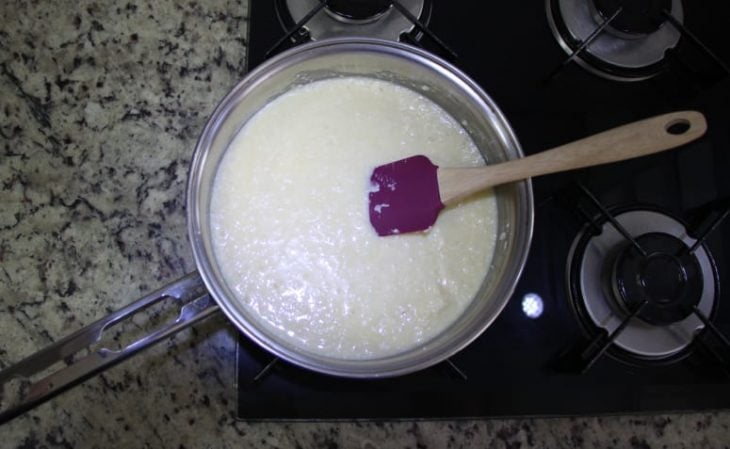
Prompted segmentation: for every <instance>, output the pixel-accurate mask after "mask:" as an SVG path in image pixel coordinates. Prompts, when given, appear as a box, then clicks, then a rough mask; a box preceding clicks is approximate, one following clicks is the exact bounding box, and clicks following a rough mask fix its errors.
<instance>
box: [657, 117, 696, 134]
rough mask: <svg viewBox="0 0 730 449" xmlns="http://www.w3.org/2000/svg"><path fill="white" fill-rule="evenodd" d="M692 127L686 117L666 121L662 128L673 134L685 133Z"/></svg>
mask: <svg viewBox="0 0 730 449" xmlns="http://www.w3.org/2000/svg"><path fill="white" fill-rule="evenodd" d="M691 127H692V124H691V123H690V122H689V120H687V119H686V118H677V119H674V120H672V121H671V122H669V123H667V125H666V126H665V127H664V129H665V130H666V131H667V132H668V133H669V134H673V135H675V136H679V135H681V134H684V133H686V132H687V131H689V129H690V128H691Z"/></svg>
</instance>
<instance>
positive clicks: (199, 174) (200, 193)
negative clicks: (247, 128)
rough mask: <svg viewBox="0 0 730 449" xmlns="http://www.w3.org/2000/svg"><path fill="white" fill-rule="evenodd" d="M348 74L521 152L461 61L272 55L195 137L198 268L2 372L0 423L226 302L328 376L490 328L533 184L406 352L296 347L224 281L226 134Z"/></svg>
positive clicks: (229, 310) (400, 367)
mask: <svg viewBox="0 0 730 449" xmlns="http://www.w3.org/2000/svg"><path fill="white" fill-rule="evenodd" d="M342 76H366V77H372V78H378V79H382V80H387V81H390V82H394V83H397V84H400V85H403V86H406V87H409V88H411V89H414V90H417V91H418V92H419V93H421V94H422V95H425V96H427V97H429V98H430V99H431V100H433V101H434V102H435V103H437V104H439V105H440V106H441V107H442V108H444V109H445V110H446V111H447V112H449V113H450V114H451V115H452V116H453V117H454V118H455V119H456V120H457V121H458V122H460V123H462V124H464V126H465V129H466V131H467V132H468V133H469V134H470V136H471V138H472V139H473V140H474V142H475V143H476V144H477V146H478V147H479V148H480V150H481V151H482V154H483V156H484V159H485V160H486V161H487V163H495V162H500V161H505V160H508V159H515V158H519V157H521V156H522V151H521V149H520V146H519V143H518V142H517V139H516V138H515V135H514V133H513V132H512V129H511V128H510V126H509V124H508V123H507V121H506V120H505V118H504V116H503V115H502V113H501V112H500V111H499V109H498V108H497V106H496V105H495V104H494V102H493V101H492V100H491V99H490V98H489V96H487V94H486V93H484V91H482V89H481V88H480V87H479V86H478V85H477V84H476V83H475V82H474V81H472V80H471V79H469V77H467V76H466V75H465V74H464V73H462V72H461V71H460V70H458V69H457V68H456V67H454V66H452V65H451V64H449V63H447V62H445V61H443V60H441V59H440V58H438V57H437V56H435V55H433V54H430V53H428V52H426V51H423V50H420V49H417V48H414V47H411V46H408V45H405V44H400V43H395V42H390V41H382V40H376V39H365V38H342V39H329V40H322V41H318V42H313V43H310V44H306V45H302V46H299V47H295V48H293V49H291V50H289V51H287V52H285V53H283V54H281V55H279V56H277V57H275V58H273V59H270V60H269V61H267V62H265V63H264V64H262V65H261V66H259V67H258V68H257V69H256V70H254V71H253V72H251V73H250V74H248V75H247V76H246V77H245V78H244V79H243V80H241V81H240V82H239V83H238V84H237V85H236V86H235V87H234V88H233V90H231V92H230V93H229V94H228V95H227V96H226V97H225V98H224V99H223V101H221V103H220V104H219V105H218V107H217V108H216V109H215V111H214V113H213V115H212V116H211V117H210V119H209V120H208V123H207V124H206V126H205V129H204V130H203V132H202V134H201V136H200V139H199V140H198V143H197V146H196V149H195V155H194V158H193V161H192V164H191V167H190V176H189V182H188V190H187V214H188V217H187V219H188V234H189V238H190V242H191V244H192V248H193V254H194V258H195V263H196V266H197V271H196V272H193V273H190V274H188V275H187V276H185V277H183V278H181V279H179V280H178V281H175V282H173V283H172V284H170V285H168V286H166V287H163V288H162V289H160V290H158V291H156V292H154V293H151V294H150V295H148V296H145V297H144V298H141V299H139V300H137V301H136V302H134V303H132V304H130V305H129V306H127V307H125V308H123V309H121V310H119V311H117V312H115V313H113V314H111V315H110V316H108V317H106V318H103V319H101V320H99V321H97V322H95V323H93V324H91V325H89V326H87V327H85V328H84V329H81V330H79V331H78V332H76V333H75V334H73V335H70V336H68V337H66V338H64V339H63V340H61V341H59V342H57V343H55V344H53V345H51V346H50V347H48V348H46V349H43V350H41V351H40V352H38V353H36V354H34V355H31V356H30V357H28V358H26V359H24V360H22V361H21V362H19V363H18V364H16V365H14V366H11V367H9V368H7V369H5V370H4V371H2V372H0V385H2V386H3V387H4V388H3V389H4V390H8V388H9V387H8V384H9V383H11V379H14V380H13V381H12V383H13V386H14V387H18V386H19V388H18V389H17V391H15V393H17V400H16V401H14V403H13V404H11V405H12V406H11V407H10V408H8V404H3V409H4V410H5V411H2V413H0V422H2V421H5V420H8V419H10V418H12V417H14V416H17V415H18V414H20V413H22V412H23V411H25V410H28V409H29V408H31V407H33V406H35V405H37V404H39V403H41V402H43V401H44V400H46V399H48V398H50V397H52V396H54V395H56V394H58V393H60V392H61V391H63V390H65V389H68V388H70V387H71V386H73V385H76V384H78V383H79V382H81V381H83V380H84V379H87V378H89V377H90V376H92V375H94V374H96V373H98V372H100V371H102V370H104V369H106V368H108V367H110V366H112V365H114V364H116V363H118V362H120V361H122V360H124V359H126V358H128V357H130V356H131V355H133V354H135V353H137V352H138V351H140V350H142V349H144V348H146V347H148V346H150V345H152V344H154V343H156V342H159V341H160V340H162V339H164V338H166V337H168V336H170V335H172V334H174V333H176V332H178V331H179V330H181V329H183V328H185V327H187V326H189V325H191V324H193V323H195V322H197V321H200V320H201V319H204V318H206V317H208V316H210V315H212V314H214V313H216V312H217V311H218V310H221V311H222V312H223V313H224V314H225V315H226V316H227V317H228V319H229V320H230V321H231V322H233V324H234V325H235V326H236V327H237V328H238V329H240V331H241V332H243V333H244V334H246V336H248V337H249V338H251V339H252V340H254V341H255V342H256V343H258V344H259V345H261V346H262V347H263V348H265V349H266V350H268V351H269V352H271V353H273V354H275V355H276V356H278V357H280V358H282V359H284V360H287V361H289V362H291V363H294V364H297V365H299V366H302V367H304V368H308V369H310V370H314V371H318V372H321V373H326V374H331V375H336V376H344V377H356V378H378V377H387V376H396V375H402V374H406V373H410V372H413V371H417V370H420V369H424V368H426V367H428V366H431V365H434V364H436V363H438V362H441V361H443V360H444V359H446V358H448V357H450V356H451V355H453V354H454V353H456V352H457V351H459V350H461V349H462V348H464V347H465V346H467V345H468V344H469V343H470V342H471V341H473V340H474V339H475V338H477V337H478V336H479V335H480V334H481V333H482V332H483V331H484V330H485V329H486V328H487V327H489V325H490V324H491V323H492V322H493V321H494V319H495V318H496V317H497V316H498V315H499V313H500V312H501V311H502V309H503V308H504V306H505V304H506V303H507V301H508V300H509V298H510V296H511V294H512V292H513V290H514V287H515V284H516V283H517V279H518V278H519V276H520V273H521V271H522V267H523V265H524V262H525V259H526V257H527V252H528V249H529V245H530V239H531V236H532V222H533V204H532V190H531V185H530V182H529V181H522V182H518V183H513V184H510V185H505V186H501V187H499V188H497V189H496V196H497V208H498V225H497V226H498V229H497V235H500V238H499V239H498V241H497V245H496V250H495V255H494V258H493V261H492V263H491V265H490V267H489V268H488V270H487V272H486V273H484V279H483V281H482V284H481V287H480V288H479V291H478V293H477V295H476V298H475V299H474V300H473V301H472V302H471V304H470V305H469V306H468V307H467V308H466V310H465V311H464V313H463V314H462V315H461V316H460V317H459V318H458V319H457V320H456V322H454V323H453V324H452V325H451V326H450V327H448V328H447V329H446V330H445V331H444V332H442V333H441V334H439V335H437V336H436V337H434V338H433V339H431V340H429V341H426V342H424V343H423V344H421V345H419V346H418V347H416V348H413V349H411V350H409V351H406V352H403V353H400V354H396V355H392V356H388V357H383V358H378V359H368V360H343V359H338V358H329V357H324V356H322V355H317V354H313V353H309V352H306V351H304V350H302V349H301V348H297V347H293V346H292V345H291V344H289V343H287V342H285V341H283V340H281V339H280V338H277V336H276V335H274V334H272V333H270V332H269V331H267V330H266V329H265V328H263V327H262V326H260V325H258V324H257V323H258V320H257V319H256V317H254V316H252V315H251V314H252V313H253V312H252V311H251V310H248V309H246V308H245V307H244V306H243V305H242V304H240V303H239V302H238V301H237V300H236V299H235V296H234V295H233V294H232V292H231V290H230V288H229V286H227V285H226V283H225V281H224V280H223V277H222V276H221V270H220V267H219V263H218V262H217V261H216V260H215V258H214V257H213V249H212V243H211V232H210V219H209V216H208V210H209V207H210V200H211V187H212V184H213V179H214V176H215V173H216V170H217V167H218V164H219V163H220V161H221V159H222V157H223V154H224V153H225V151H226V148H227V146H228V144H229V142H230V141H231V140H232V138H233V137H234V136H235V135H236V133H237V132H238V131H239V130H240V128H241V127H242V126H243V125H244V124H245V123H246V121H247V120H249V119H250V118H251V117H252V116H253V115H254V114H256V112H257V111H259V110H260V109H261V108H262V107H263V106H264V105H266V104H267V103H268V102H269V101H270V100H271V99H273V98H275V97H277V96H278V95H281V94H282V93H284V92H286V91H288V90H289V89H291V88H292V87H293V86H297V85H300V84H305V83H309V82H312V81H316V80H321V79H325V78H332V77H342ZM261 219H262V220H264V219H265V217H262V218H261ZM168 298H174V299H175V300H176V301H175V303H177V304H178V306H179V307H180V312H179V315H178V317H177V319H176V320H175V321H174V322H171V323H166V324H164V325H163V326H162V327H161V328H159V329H157V330H155V331H153V332H152V333H150V334H147V335H146V336H144V337H142V338H140V339H138V340H136V341H135V342H133V343H131V344H129V345H127V346H126V347H124V348H122V349H121V350H118V351H114V350H109V349H103V348H102V349H98V350H94V351H93V352H90V353H89V354H87V355H84V356H80V357H79V356H77V360H76V361H75V362H73V363H71V364H70V365H68V366H64V367H62V368H61V369H59V370H57V371H55V372H53V373H51V374H50V375H48V376H46V377H44V378H42V379H40V380H34V379H33V378H32V377H33V376H34V375H37V374H38V373H40V372H41V371H43V370H45V369H47V368H48V367H50V366H51V365H53V364H55V363H56V362H58V361H61V360H69V359H70V358H73V357H72V356H74V355H75V354H78V353H79V352H80V351H83V350H87V349H88V348H89V347H90V346H91V345H92V344H93V343H95V342H97V341H99V340H100V339H101V337H102V334H103V332H104V330H105V329H106V328H108V327H110V326H112V325H113V324H115V323H118V322H120V321H122V320H124V319H125V318H127V317H129V316H131V315H133V314H135V313H138V312H139V311H140V310H142V309H145V308H146V307H149V306H151V305H152V304H155V303H157V302H160V301H162V300H164V299H168ZM18 379H20V380H18ZM11 395H12V394H11V392H9V391H4V392H3V396H2V398H3V402H9V399H10V396H11Z"/></svg>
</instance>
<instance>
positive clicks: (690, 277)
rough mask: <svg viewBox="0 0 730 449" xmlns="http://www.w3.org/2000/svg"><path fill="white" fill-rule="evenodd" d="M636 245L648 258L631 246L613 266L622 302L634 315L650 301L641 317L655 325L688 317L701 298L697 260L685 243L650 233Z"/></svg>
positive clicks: (617, 289) (662, 234) (615, 285)
mask: <svg viewBox="0 0 730 449" xmlns="http://www.w3.org/2000/svg"><path fill="white" fill-rule="evenodd" d="M636 242H637V243H638V245H639V246H640V247H641V248H642V249H643V250H644V251H645V253H646V255H644V254H642V253H641V252H640V251H639V250H638V249H637V248H636V247H634V245H631V244H629V245H628V246H627V247H626V248H625V249H624V250H623V251H622V252H621V253H620V254H619V255H618V257H617V258H616V261H615V264H614V266H613V275H612V281H613V288H614V291H615V292H616V297H617V299H618V301H619V303H620V304H621V305H622V306H623V307H624V308H625V309H626V311H627V312H629V313H631V312H633V311H634V310H636V309H637V308H638V307H639V306H640V305H641V304H642V303H643V302H644V301H645V300H646V301H648V303H647V304H646V306H644V308H643V309H642V310H641V312H639V314H638V316H639V318H641V319H642V320H644V321H646V322H647V323H650V324H654V325H667V324H671V323H674V322H677V321H681V320H683V319H685V318H687V316H689V315H690V314H691V313H692V307H693V306H695V305H697V304H698V303H699V301H700V298H701V296H702V284H703V282H702V274H701V269H700V265H699V262H698V261H697V258H696V257H695V256H694V254H691V253H690V252H689V251H688V248H687V245H685V243H684V242H682V241H681V240H680V239H678V238H677V237H674V236H671V235H669V234H665V233H661V232H651V233H647V234H644V235H642V236H639V237H638V238H636Z"/></svg>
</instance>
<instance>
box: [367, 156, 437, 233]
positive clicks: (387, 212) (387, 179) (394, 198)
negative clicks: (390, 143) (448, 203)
mask: <svg viewBox="0 0 730 449" xmlns="http://www.w3.org/2000/svg"><path fill="white" fill-rule="evenodd" d="M437 170H438V167H437V166H435V165H434V164H433V163H431V161H430V160H429V159H428V158H427V157H426V156H411V157H408V158H405V159H401V160H399V161H395V162H391V163H388V164H385V165H381V166H379V167H376V168H375V170H373V174H372V176H371V177H370V182H371V184H372V185H371V189H370V195H369V201H370V204H369V210H370V223H372V225H373V227H374V228H375V231H376V232H377V233H378V235H381V236H386V235H393V234H403V233H406V232H414V231H424V230H426V229H428V228H430V227H431V226H432V225H433V224H434V223H435V222H436V217H438V214H439V212H440V211H441V209H443V208H444V205H443V203H441V197H440V196H439V185H438V178H437V177H436V171H437Z"/></svg>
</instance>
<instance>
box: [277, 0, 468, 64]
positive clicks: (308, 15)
mask: <svg viewBox="0 0 730 449" xmlns="http://www.w3.org/2000/svg"><path fill="white" fill-rule="evenodd" d="M309 4H311V5H310V6H307V5H309ZM275 6H276V10H277V14H278V15H279V18H280V22H281V23H282V25H283V26H284V28H285V30H286V31H285V33H284V35H283V36H281V37H280V38H279V39H278V40H277V41H276V42H275V43H274V44H273V45H272V46H271V47H270V48H269V49H268V50H267V51H266V53H265V55H264V56H265V57H266V58H268V57H270V56H271V55H273V54H274V53H276V52H278V51H280V50H281V49H282V48H284V46H285V44H287V43H288V44H290V45H299V44H301V43H304V42H307V41H310V40H315V39H318V38H327V37H337V36H369V37H377V38H382V39H389V40H399V41H404V42H407V43H409V44H412V45H420V40H421V36H424V35H425V36H427V37H428V38H429V39H430V40H431V41H432V42H433V43H434V44H435V45H436V46H437V47H438V48H439V50H440V51H442V52H443V53H444V56H445V57H447V58H448V59H450V60H452V61H453V60H456V59H457V57H458V56H457V54H456V52H454V50H452V49H451V48H450V47H449V46H448V45H447V44H446V42H444V41H443V40H442V39H441V38H439V37H438V36H437V35H436V34H435V33H434V32H433V31H432V30H431V29H430V28H429V27H428V25H427V20H428V18H429V17H430V13H431V3H430V1H428V0H370V1H365V0H358V1H353V2H346V1H339V0H306V1H301V0H297V1H291V0H289V1H287V0H277V2H276V4H275ZM322 10H325V12H326V13H327V14H325V15H324V16H323V15H322V14H321V13H320V12H321V11H322ZM412 11H418V13H417V15H416V14H414V13H413V12H412ZM394 12H397V14H395V13H394ZM300 16H301V17H300ZM295 19H298V20H296V21H295Z"/></svg>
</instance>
